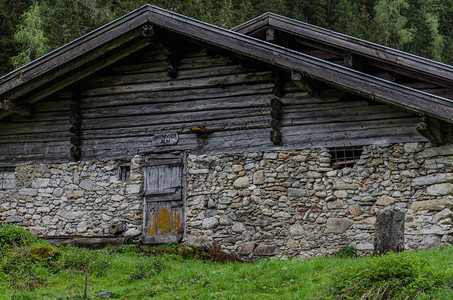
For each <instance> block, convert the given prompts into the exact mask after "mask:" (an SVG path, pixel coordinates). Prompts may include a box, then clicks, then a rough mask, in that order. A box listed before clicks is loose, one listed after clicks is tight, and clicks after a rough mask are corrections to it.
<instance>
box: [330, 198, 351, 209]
mask: <svg viewBox="0 0 453 300" xmlns="http://www.w3.org/2000/svg"><path fill="white" fill-rule="evenodd" d="M346 207H347V205H346V203H345V202H344V201H343V200H335V201H330V202H327V208H328V209H340V208H346Z"/></svg>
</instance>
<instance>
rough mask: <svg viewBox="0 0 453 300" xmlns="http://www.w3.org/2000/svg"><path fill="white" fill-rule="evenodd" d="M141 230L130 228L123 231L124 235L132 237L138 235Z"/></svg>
mask: <svg viewBox="0 0 453 300" xmlns="http://www.w3.org/2000/svg"><path fill="white" fill-rule="evenodd" d="M141 233H142V232H141V231H140V230H138V229H136V228H130V229H128V230H126V232H125V233H124V236H125V237H134V236H138V235H140V234H141Z"/></svg>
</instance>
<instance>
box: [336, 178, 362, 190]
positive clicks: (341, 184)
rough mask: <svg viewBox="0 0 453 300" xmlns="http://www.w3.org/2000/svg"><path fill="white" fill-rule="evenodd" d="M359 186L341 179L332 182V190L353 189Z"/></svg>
mask: <svg viewBox="0 0 453 300" xmlns="http://www.w3.org/2000/svg"><path fill="white" fill-rule="evenodd" d="M357 188H359V185H358V184H356V183H347V182H344V181H341V180H337V181H336V182H334V184H333V189H334V190H355V189H357Z"/></svg>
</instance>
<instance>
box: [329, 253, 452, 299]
mask: <svg viewBox="0 0 453 300" xmlns="http://www.w3.org/2000/svg"><path fill="white" fill-rule="evenodd" d="M447 281H448V278H447V276H446V274H445V273H443V272H442V271H440V270H437V269H436V268H435V267H433V266H432V265H430V264H429V263H428V262H427V261H426V260H424V259H422V258H420V257H419V256H417V254H416V253H414V252H406V253H401V254H394V253H390V254H387V255H384V256H380V257H375V258H373V259H371V260H369V261H368V262H367V263H366V264H364V265H361V266H359V267H349V268H345V269H344V270H341V271H339V272H337V273H335V274H333V276H332V288H331V290H330V292H329V295H330V296H331V297H332V298H335V299H413V298H415V297H416V296H418V295H423V294H425V293H427V292H431V291H432V290H434V289H436V288H440V287H442V286H443V285H444V284H446V283H447ZM339 295H340V296H339ZM327 298H329V297H327Z"/></svg>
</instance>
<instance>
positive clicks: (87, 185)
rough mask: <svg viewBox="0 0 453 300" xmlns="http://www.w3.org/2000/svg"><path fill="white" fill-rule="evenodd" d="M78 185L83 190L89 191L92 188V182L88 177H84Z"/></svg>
mask: <svg viewBox="0 0 453 300" xmlns="http://www.w3.org/2000/svg"><path fill="white" fill-rule="evenodd" d="M79 186H80V187H81V188H82V189H84V190H87V191H91V190H93V186H94V183H93V181H91V180H89V179H84V180H82V181H81V182H80V184H79Z"/></svg>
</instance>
